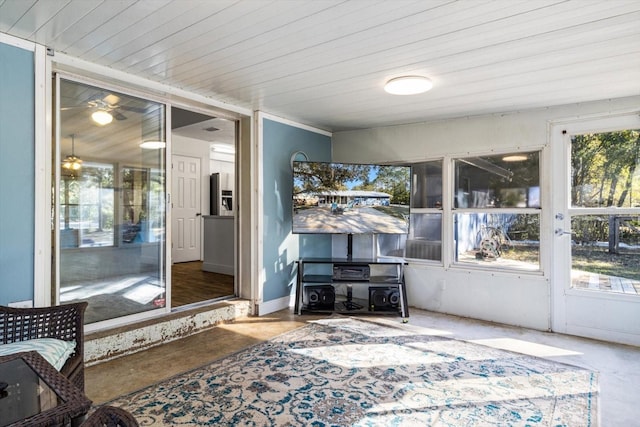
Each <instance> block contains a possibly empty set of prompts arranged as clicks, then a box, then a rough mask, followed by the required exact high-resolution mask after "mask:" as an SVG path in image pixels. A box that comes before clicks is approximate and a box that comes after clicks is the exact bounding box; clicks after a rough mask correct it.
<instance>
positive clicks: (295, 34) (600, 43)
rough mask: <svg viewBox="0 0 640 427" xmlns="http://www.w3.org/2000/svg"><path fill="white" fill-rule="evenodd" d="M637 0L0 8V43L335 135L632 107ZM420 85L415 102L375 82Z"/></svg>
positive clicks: (21, 0) (99, 2)
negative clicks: (596, 104) (555, 109)
mask: <svg viewBox="0 0 640 427" xmlns="http://www.w3.org/2000/svg"><path fill="white" fill-rule="evenodd" d="M638 22H640V1H638V0H458V1H455V0H415V1H414V0H297V1H294V0H139V1H134V0H0V31H2V32H5V33H8V34H11V35H14V36H16V37H21V38H24V39H27V40H31V41H34V42H38V43H41V44H44V45H46V46H48V47H52V48H53V49H55V50H56V51H59V52H64V53H66V54H68V55H70V56H74V57H77V58H80V59H83V60H86V61H89V62H93V63H96V64H99V65H103V66H106V67H110V68H112V69H115V70H120V71H124V72H126V73H129V74H134V75H136V76H140V77H143V78H146V79H149V80H152V81H156V82H160V83H163V84H166V85H170V86H174V87H177V88H180V89H184V90H187V91H191V92H193V93H196V94H198V95H202V96H205V97H210V98H212V99H215V100H217V101H223V102H228V103H232V104H235V105H237V106H239V107H243V108H247V109H260V110H263V111H266V112H269V113H272V114H275V115H278V116H281V117H285V118H288V119H291V120H294V121H298V122H302V123H305V124H308V125H312V126H317V127H320V128H322V129H327V130H332V131H337V130H346V129H359V128H368V127H374V126H385V125H391V124H400V123H412V122H417V121H428V120H436V119H444V118H452V117H464V116H472V115H478V114H490V113H497V112H509V111H513V110H522V109H527V108H538V107H544V106H553V105H558V104H565V103H575V102H586V101H593V100H600V99H607V98H613V97H624V96H632V95H640V25H638ZM403 74H421V75H425V76H427V77H430V78H431V79H432V80H433V82H434V88H433V90H431V91H430V92H427V93H425V94H421V95H416V96H411V97H406V96H405V97H398V96H392V95H388V94H386V93H385V92H384V91H383V90H382V87H383V85H384V83H385V81H386V80H388V79H389V78H392V77H396V76H399V75H403Z"/></svg>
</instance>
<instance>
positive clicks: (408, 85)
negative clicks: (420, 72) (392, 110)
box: [384, 76, 433, 95]
mask: <svg viewBox="0 0 640 427" xmlns="http://www.w3.org/2000/svg"><path fill="white" fill-rule="evenodd" d="M432 87H433V82H432V81H431V80H430V79H428V78H427V77H423V76H402V77H396V78H393V79H391V80H389V81H388V82H387V84H385V85H384V90H385V91H386V92H387V93H390V94H392V95H417V94H419V93H424V92H427V91H429V90H431V88H432Z"/></svg>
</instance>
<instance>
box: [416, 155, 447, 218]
mask: <svg viewBox="0 0 640 427" xmlns="http://www.w3.org/2000/svg"><path fill="white" fill-rule="evenodd" d="M411 208H442V160H435V161H430V162H423V163H416V164H413V165H411Z"/></svg>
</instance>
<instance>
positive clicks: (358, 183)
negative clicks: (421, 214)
mask: <svg viewBox="0 0 640 427" xmlns="http://www.w3.org/2000/svg"><path fill="white" fill-rule="evenodd" d="M294 177H295V182H294V186H293V194H294V196H295V195H297V194H301V193H318V192H322V191H344V190H361V191H379V192H382V193H386V194H389V195H390V196H391V200H390V202H391V203H392V204H402V205H408V204H409V198H410V193H409V190H410V189H409V182H410V181H409V168H408V167H404V166H398V167H394V166H376V165H358V164H341V165H340V167H335V164H331V163H321V162H299V163H296V167H295V173H294ZM372 178H373V179H372Z"/></svg>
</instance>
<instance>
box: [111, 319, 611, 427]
mask: <svg viewBox="0 0 640 427" xmlns="http://www.w3.org/2000/svg"><path fill="white" fill-rule="evenodd" d="M110 404H112V405H115V406H120V407H123V408H125V409H127V410H129V411H130V412H132V413H133V415H134V416H135V417H136V418H137V419H138V421H139V423H140V425H141V426H151V425H154V426H179V425H185V426H208V425H216V426H218V425H253V426H307V425H309V426H310V425H315V426H415V425H420V426H456V427H459V426H558V425H563V426H571V427H578V426H594V427H595V426H597V425H598V376H597V373H595V372H592V371H589V370H585V369H583V368H578V367H574V366H570V365H566V364H561V363H557V362H553V361H549V360H546V359H541V358H536V357H532V356H528V355H522V354H519V353H514V352H509V351H504V350H498V349H494V348H491V347H485V346H482V345H478V344H473V343H468V342H463V341H456V340H452V339H448V338H443V337H440V336H432V335H429V334H427V333H426V332H425V330H424V329H421V328H418V327H415V326H412V325H407V324H401V323H398V322H393V321H388V320H385V319H380V320H377V319H374V318H371V319H369V318H366V319H360V318H352V317H346V318H345V317H335V318H330V319H325V320H318V321H316V322H314V323H311V324H309V325H307V326H305V327H303V328H300V329H297V330H295V331H292V332H288V333H286V334H284V335H281V336H279V337H277V338H275V339H272V340H270V341H268V342H265V343H262V344H258V345H256V346H254V347H251V348H248V349H246V350H243V351H241V352H238V353H236V354H234V355H231V356H228V357H225V358H223V359H221V360H219V361H217V362H214V363H212V364H209V365H207V366H204V367H202V368H199V369H196V370H193V371H191V372H188V373H185V374H181V375H178V376H176V377H174V378H172V379H170V380H168V381H165V382H162V383H160V384H157V385H155V386H151V387H148V388H145V389H143V390H140V391H138V392H135V393H132V394H129V395H126V396H122V397H120V398H118V399H116V400H114V401H112V402H110Z"/></svg>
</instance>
